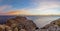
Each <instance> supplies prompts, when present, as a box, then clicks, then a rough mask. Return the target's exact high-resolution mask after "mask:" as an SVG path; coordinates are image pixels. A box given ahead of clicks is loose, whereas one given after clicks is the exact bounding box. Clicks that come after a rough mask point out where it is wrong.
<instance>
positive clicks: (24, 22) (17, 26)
mask: <svg viewBox="0 0 60 31" xmlns="http://www.w3.org/2000/svg"><path fill="white" fill-rule="evenodd" d="M6 25H7V26H10V27H11V28H12V29H13V30H15V31H16V30H17V31H21V30H24V31H34V30H35V29H37V26H36V24H35V23H34V22H33V21H32V20H29V19H27V18H26V17H24V16H17V17H15V18H11V19H8V20H7V21H6Z"/></svg>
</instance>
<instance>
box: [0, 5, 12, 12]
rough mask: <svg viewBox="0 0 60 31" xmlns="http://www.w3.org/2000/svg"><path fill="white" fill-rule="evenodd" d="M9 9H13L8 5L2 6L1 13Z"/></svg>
mask: <svg viewBox="0 0 60 31" xmlns="http://www.w3.org/2000/svg"><path fill="white" fill-rule="evenodd" d="M8 8H12V7H11V6H8V5H3V6H0V12H3V11H4V10H5V9H8Z"/></svg>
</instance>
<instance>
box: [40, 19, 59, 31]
mask: <svg viewBox="0 0 60 31" xmlns="http://www.w3.org/2000/svg"><path fill="white" fill-rule="evenodd" d="M43 29H45V30H46V31H60V19H57V20H55V21H52V22H51V23H50V24H47V25H46V26H44V27H43V28H42V29H41V31H42V30H43Z"/></svg>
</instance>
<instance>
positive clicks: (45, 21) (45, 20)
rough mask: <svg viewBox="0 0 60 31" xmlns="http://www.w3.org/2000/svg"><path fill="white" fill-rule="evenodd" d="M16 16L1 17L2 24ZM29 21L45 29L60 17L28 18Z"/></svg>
mask: <svg viewBox="0 0 60 31" xmlns="http://www.w3.org/2000/svg"><path fill="white" fill-rule="evenodd" d="M14 17H15V16H2V15H1V16H0V23H1V24H3V23H5V22H6V20H7V19H8V18H14ZM26 17H27V18H28V19H30V20H33V22H34V23H35V24H36V25H37V26H38V27H39V28H41V27H43V26H45V25H46V24H49V23H50V22H52V21H54V20H56V19H59V18H60V16H37V15H36V16H26Z"/></svg>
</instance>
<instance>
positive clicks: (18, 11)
mask: <svg viewBox="0 0 60 31" xmlns="http://www.w3.org/2000/svg"><path fill="white" fill-rule="evenodd" d="M4 14H5V15H30V13H29V12H28V11H26V10H16V11H9V12H7V13H4Z"/></svg>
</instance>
